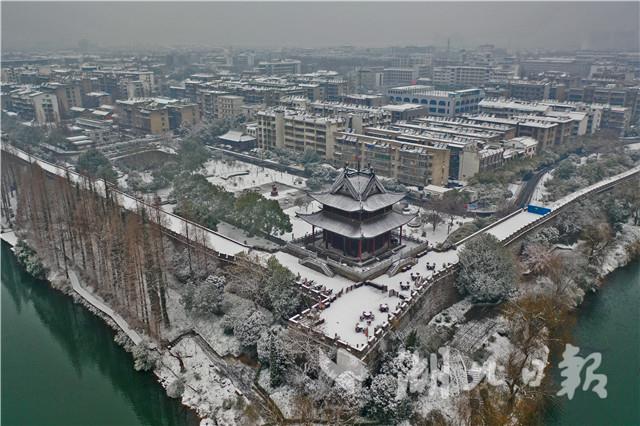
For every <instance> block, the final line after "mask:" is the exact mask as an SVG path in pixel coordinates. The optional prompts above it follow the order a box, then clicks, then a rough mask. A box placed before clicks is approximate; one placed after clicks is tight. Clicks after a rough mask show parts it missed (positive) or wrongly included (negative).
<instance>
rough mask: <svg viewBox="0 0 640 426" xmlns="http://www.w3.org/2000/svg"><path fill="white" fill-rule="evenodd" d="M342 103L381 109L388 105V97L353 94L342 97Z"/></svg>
mask: <svg viewBox="0 0 640 426" xmlns="http://www.w3.org/2000/svg"><path fill="white" fill-rule="evenodd" d="M342 102H344V103H346V104H353V105H363V106H368V107H381V106H383V105H386V104H387V103H388V102H387V97H386V96H384V95H363V94H359V93H352V94H349V95H345V96H343V97H342Z"/></svg>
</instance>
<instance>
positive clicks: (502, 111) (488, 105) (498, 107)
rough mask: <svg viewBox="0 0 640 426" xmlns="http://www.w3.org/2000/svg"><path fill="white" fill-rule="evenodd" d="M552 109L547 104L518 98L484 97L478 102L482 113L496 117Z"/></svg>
mask: <svg viewBox="0 0 640 426" xmlns="http://www.w3.org/2000/svg"><path fill="white" fill-rule="evenodd" d="M550 110H551V108H550V107H549V106H548V105H546V104H542V103H535V102H527V101H520V100H517V99H483V100H482V101H480V103H479V104H478V112H479V113H480V114H492V115H495V116H496V117H511V116H512V115H515V114H535V115H542V114H545V113H546V112H548V111H550Z"/></svg>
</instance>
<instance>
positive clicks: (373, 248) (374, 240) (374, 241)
mask: <svg viewBox="0 0 640 426" xmlns="http://www.w3.org/2000/svg"><path fill="white" fill-rule="evenodd" d="M371 246H372V248H371V254H375V252H376V237H373V238H372V239H371Z"/></svg>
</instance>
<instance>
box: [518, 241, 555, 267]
mask: <svg viewBox="0 0 640 426" xmlns="http://www.w3.org/2000/svg"><path fill="white" fill-rule="evenodd" d="M522 257H523V259H522V260H523V262H524V264H525V265H526V267H527V268H528V269H529V271H531V272H532V273H534V274H536V275H545V274H546V273H548V272H549V271H550V270H551V269H553V268H554V267H555V266H556V265H557V264H558V262H559V258H558V255H557V254H556V253H554V252H553V249H552V247H551V246H550V245H548V244H544V243H531V244H527V245H526V246H525V248H524V251H523V253H522Z"/></svg>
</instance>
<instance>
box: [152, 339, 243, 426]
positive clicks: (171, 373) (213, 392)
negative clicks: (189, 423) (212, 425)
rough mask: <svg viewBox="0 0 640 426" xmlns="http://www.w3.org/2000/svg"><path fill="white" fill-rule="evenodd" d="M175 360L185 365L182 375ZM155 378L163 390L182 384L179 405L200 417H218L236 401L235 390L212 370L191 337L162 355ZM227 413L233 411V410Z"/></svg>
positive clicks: (226, 379)
mask: <svg viewBox="0 0 640 426" xmlns="http://www.w3.org/2000/svg"><path fill="white" fill-rule="evenodd" d="M171 354H173V355H171ZM178 358H180V359H182V362H183V363H184V372H181V367H180V361H179V360H178ZM156 374H157V375H158V377H159V378H160V381H161V383H163V384H164V385H165V386H171V383H173V382H174V381H176V380H183V381H184V383H185V385H184V392H183V394H182V403H183V404H185V405H187V406H190V407H194V408H195V409H196V411H197V412H198V414H199V415H200V416H202V417H209V418H215V417H216V416H219V415H220V414H221V413H219V411H227V410H226V409H225V408H224V406H226V407H228V406H229V405H232V404H231V403H233V402H235V401H236V400H237V398H238V394H237V391H238V389H237V388H236V387H235V386H234V385H233V383H232V382H231V380H230V379H229V378H227V377H224V376H223V375H222V374H221V373H219V372H218V369H216V368H214V367H213V364H212V362H211V359H210V358H209V356H208V355H207V354H206V353H205V352H204V350H203V349H202V348H201V347H200V345H199V344H198V343H197V342H196V341H195V340H194V339H192V338H190V337H185V338H183V339H181V340H180V341H179V342H178V343H177V344H176V345H175V346H174V347H173V348H171V351H170V353H169V352H164V353H163V356H162V358H161V367H160V368H158V369H156ZM229 410H230V411H234V408H230V409H229ZM233 417H235V415H234V416H233Z"/></svg>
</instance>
